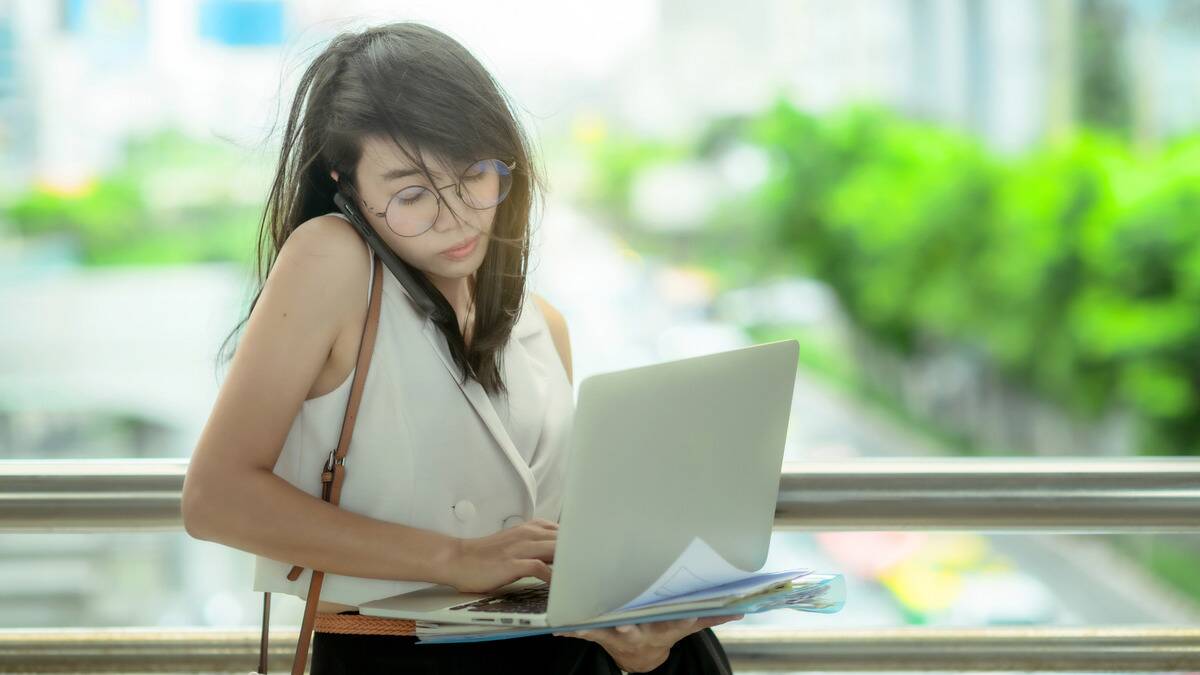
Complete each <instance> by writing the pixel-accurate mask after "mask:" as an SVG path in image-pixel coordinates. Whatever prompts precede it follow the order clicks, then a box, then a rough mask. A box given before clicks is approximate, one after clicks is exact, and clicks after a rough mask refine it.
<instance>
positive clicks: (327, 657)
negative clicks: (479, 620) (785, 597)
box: [310, 628, 733, 675]
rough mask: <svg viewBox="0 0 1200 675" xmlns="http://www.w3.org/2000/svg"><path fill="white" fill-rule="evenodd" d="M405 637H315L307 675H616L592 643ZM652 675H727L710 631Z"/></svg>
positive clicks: (687, 640)
mask: <svg viewBox="0 0 1200 675" xmlns="http://www.w3.org/2000/svg"><path fill="white" fill-rule="evenodd" d="M416 642H417V638H416V637H414V636H408V635H350V634H343V633H313V642H312V664H311V670H310V673H311V675H384V674H385V673H386V674H387V675H394V674H396V673H404V674H405V675H409V674H411V675H458V674H460V673H462V674H464V675H467V674H470V675H475V674H476V673H489V674H490V673H495V674H501V673H522V674H528V675H534V674H536V673H546V674H547V675H549V674H550V673H553V674H554V675H620V673H621V669H620V668H619V667H618V666H617V664H616V662H615V661H613V659H612V657H611V656H609V654H608V652H607V651H605V649H604V648H603V647H601V646H600V645H598V644H596V643H595V642H592V641H590V640H583V639H580V638H570V637H558V636H554V635H549V634H546V635H532V636H528V637H522V638H509V639H507V640H489V641H486V642H460V643H450V644H416ZM646 672H649V673H654V675H685V674H686V675H731V674H732V672H733V669H732V668H731V667H730V665H729V658H728V657H727V656H726V655H725V650H724V649H723V648H722V647H721V643H720V641H718V640H717V636H716V635H715V634H714V633H713V631H712V629H711V628H705V629H703V630H700V631H697V632H695V633H692V634H691V635H688V636H686V637H684V638H683V639H681V640H680V641H679V642H676V643H675V646H674V647H672V648H671V654H670V656H669V657H668V658H667V660H666V661H665V662H664V663H663V664H662V665H660V666H659V667H658V668H655V669H654V670H651V671H646Z"/></svg>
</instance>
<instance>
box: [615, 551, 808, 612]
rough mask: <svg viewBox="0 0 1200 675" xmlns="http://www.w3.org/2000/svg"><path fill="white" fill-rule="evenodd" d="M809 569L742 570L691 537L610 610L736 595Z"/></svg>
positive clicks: (616, 610)
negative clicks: (653, 577) (653, 576)
mask: <svg viewBox="0 0 1200 675" xmlns="http://www.w3.org/2000/svg"><path fill="white" fill-rule="evenodd" d="M811 571H812V570H806V569H794V570H783V571H778V572H746V571H744V570H740V569H738V568H736V567H734V566H733V565H730V564H729V563H728V562H727V561H726V560H725V558H723V557H721V554H720V553H717V552H716V551H715V550H713V548H712V547H711V546H709V545H708V542H706V541H704V540H703V539H701V538H700V537H695V538H693V539H692V541H691V543H689V544H688V546H687V548H685V549H684V551H683V553H680V554H679V557H678V558H676V559H675V562H673V563H671V566H670V567H668V568H667V570H666V571H665V572H663V573H662V574H661V575H660V576H659V577H658V579H656V580H654V582H653V583H651V584H650V586H649V587H647V588H646V590H645V591H643V592H642V593H641V594H640V595H638V596H637V597H636V598H634V599H633V600H630V601H629V602H627V603H625V604H624V605H622V606H620V607H618V608H616V609H614V610H613V611H612V613H616V612H623V611H626V610H631V609H637V608H639V607H650V606H653V605H657V604H661V603H671V604H675V603H678V602H693V601H696V600H706V599H708V598H716V597H721V596H728V595H740V594H743V593H748V592H753V591H755V590H758V589H760V588H766V587H768V586H771V585H773V584H777V583H782V582H784V581H787V580H788V579H794V578H796V577H798V576H801V575H804V574H808V573H809V572H811Z"/></svg>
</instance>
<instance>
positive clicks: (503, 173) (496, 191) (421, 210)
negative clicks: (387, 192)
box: [385, 159, 512, 237]
mask: <svg viewBox="0 0 1200 675" xmlns="http://www.w3.org/2000/svg"><path fill="white" fill-rule="evenodd" d="M459 184H460V190H459V193H460V194H461V196H462V201H463V203H464V204H466V205H467V206H469V207H471V208H473V209H490V208H492V207H493V206H496V205H497V204H499V203H500V202H502V201H504V198H505V197H507V196H508V192H509V189H510V188H512V171H511V170H509V168H508V166H507V165H506V164H505V163H504V162H502V161H500V160H498V159H484V160H480V161H478V162H475V163H474V164H472V165H471V166H470V167H468V168H467V170H466V171H464V172H463V174H462V176H461V177H460V179H459ZM385 215H386V216H387V224H388V227H389V228H391V230H392V231H393V232H395V233H396V234H398V235H401V236H404V237H415V236H417V235H418V234H422V233H423V232H425V231H426V230H428V229H429V228H430V227H432V226H433V221H435V220H437V216H438V198H437V197H436V196H435V195H434V193H433V191H432V190H430V189H429V188H427V187H424V186H422V185H410V186H408V187H406V188H404V189H403V190H401V191H400V192H397V193H396V195H395V196H394V197H392V201H390V202H388V207H387V212H386V214H385Z"/></svg>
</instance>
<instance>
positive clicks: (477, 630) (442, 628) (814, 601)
mask: <svg viewBox="0 0 1200 675" xmlns="http://www.w3.org/2000/svg"><path fill="white" fill-rule="evenodd" d="M845 601H846V589H845V580H844V579H843V578H842V575H841V574H836V573H820V574H811V573H810V574H807V575H805V576H804V578H803V579H802V580H796V581H788V582H784V584H783V585H782V587H781V588H778V589H775V590H773V591H769V592H767V593H765V594H761V595H756V596H752V597H748V598H743V599H742V600H740V601H735V602H733V603H732V604H730V605H727V606H724V607H721V608H708V609H693V610H685V611H675V610H672V609H669V608H668V609H665V610H663V612H662V613H661V614H654V615H651V616H646V617H643V618H641V619H638V620H637V621H630V620H629V619H614V620H605V621H589V622H587V623H584V624H576V625H571V626H556V627H525V628H522V627H508V628H501V629H499V630H493V627H492V626H481V627H465V628H464V627H462V626H457V627H450V626H447V625H445V624H442V625H438V624H430V623H427V622H417V635H418V640H417V644H431V643H448V642H482V641H487V640H506V639H509V638H515V637H527V636H531V635H544V634H547V633H558V632H564V631H573V630H586V629H591V628H604V627H610V626H617V625H623V624H628V623H641V622H646V621H667V620H672V619H682V618H687V617H695V616H715V615H718V614H727V613H735V614H752V613H757V612H766V611H770V610H773V609H784V608H787V609H793V610H799V611H803V612H818V613H821V614H832V613H834V612H837V611H840V610H841V608H842V606H843V605H844V604H845Z"/></svg>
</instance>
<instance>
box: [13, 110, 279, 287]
mask: <svg viewBox="0 0 1200 675" xmlns="http://www.w3.org/2000/svg"><path fill="white" fill-rule="evenodd" d="M243 154H244V153H240V152H235V151H232V150H230V149H229V148H227V147H226V146H224V145H219V144H214V143H211V142H203V141H196V140H192V139H189V138H187V137H185V136H183V135H182V134H180V133H178V132H173V131H163V132H157V133H154V134H151V135H148V136H145V137H138V138H133V139H131V140H130V141H129V142H128V144H127V148H126V152H125V153H124V154H123V156H122V161H121V163H120V164H119V165H118V166H116V167H115V168H114V169H113V170H111V171H110V172H108V173H106V174H104V175H101V176H97V177H96V178H94V179H93V180H91V181H89V182H87V183H85V184H84V185H82V186H79V187H78V188H69V189H64V188H57V187H54V186H50V185H45V184H36V185H35V186H34V187H32V188H31V189H30V190H29V191H28V192H25V193H24V194H19V195H16V196H15V197H13V198H11V200H10V201H9V202H8V203H6V204H4V205H3V206H2V207H0V213H2V214H3V218H4V220H5V221H7V224H8V225H9V226H10V227H11V228H13V229H14V230H15V233H16V234H18V235H20V236H22V237H25V238H29V239H36V238H38V237H40V236H43V235H66V236H69V237H71V238H73V239H74V240H75V243H76V245H77V248H78V251H79V256H80V262H81V263H83V264H87V265H161V264H172V263H187V262H207V261H233V262H238V263H241V264H245V265H249V264H250V261H251V260H252V256H253V246H254V239H255V236H256V230H257V221H258V218H259V215H260V212H261V200H262V195H264V194H265V193H266V192H265V189H266V180H265V178H264V172H263V171H264V167H263V166H262V165H261V163H254V162H247V161H246V159H245V157H244V156H243Z"/></svg>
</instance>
